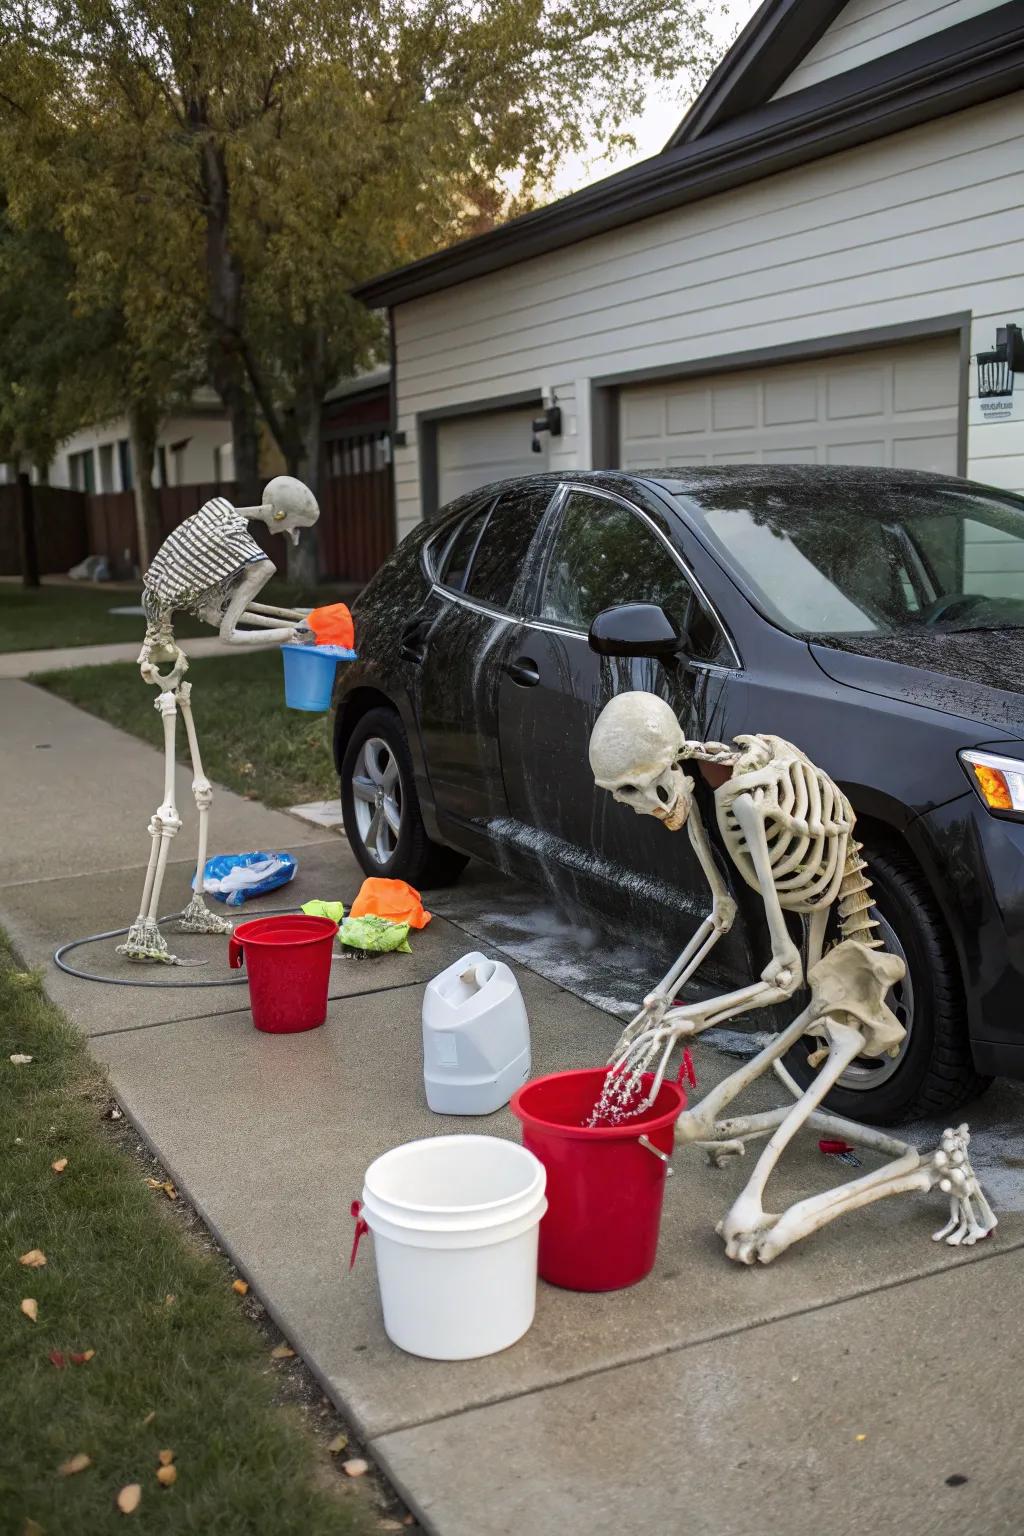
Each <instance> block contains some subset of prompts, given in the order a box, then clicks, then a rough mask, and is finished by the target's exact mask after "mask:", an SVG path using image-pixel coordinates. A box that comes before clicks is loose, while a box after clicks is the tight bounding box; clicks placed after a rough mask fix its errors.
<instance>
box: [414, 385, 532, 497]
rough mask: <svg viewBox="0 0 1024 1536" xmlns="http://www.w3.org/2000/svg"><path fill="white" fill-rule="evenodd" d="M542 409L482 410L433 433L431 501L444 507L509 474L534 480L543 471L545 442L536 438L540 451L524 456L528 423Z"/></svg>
mask: <svg viewBox="0 0 1024 1536" xmlns="http://www.w3.org/2000/svg"><path fill="white" fill-rule="evenodd" d="M541 409H542V407H541V406H540V405H539V404H538V405H534V406H528V407H526V409H524V410H515V411H488V412H486V413H484V414H481V415H479V416H456V417H453V418H452V420H451V421H442V422H440V423H439V424H438V428H437V482H438V484H437V501H438V506H441V507H443V506H444V504H445V502H448V501H451V500H453V498H454V497H456V496H462V495H464V494H465V492H466V491H475V490H476V488H477V486H478V485H487V484H488V483H489V482H490V481H491V480H510V479H511V478H512V477H513V476H515V475H535V474H537V473H538V472H539V471H540V470H543V469H547V467H548V460H547V437H546V435H545V434H542V435H541V439H540V442H541V452H540V453H532V452H531V451H530V439H531V437H532V435H533V434H532V432H531V430H530V423H531V422H532V421H533V419H534V417H535V416H539V415H540V413H541Z"/></svg>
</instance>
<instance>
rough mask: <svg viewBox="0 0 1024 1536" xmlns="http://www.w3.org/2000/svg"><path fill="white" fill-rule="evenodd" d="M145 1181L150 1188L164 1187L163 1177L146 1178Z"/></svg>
mask: <svg viewBox="0 0 1024 1536" xmlns="http://www.w3.org/2000/svg"><path fill="white" fill-rule="evenodd" d="M146 1183H147V1184H148V1185H149V1187H150V1189H163V1187H164V1182H163V1179H147V1180H146Z"/></svg>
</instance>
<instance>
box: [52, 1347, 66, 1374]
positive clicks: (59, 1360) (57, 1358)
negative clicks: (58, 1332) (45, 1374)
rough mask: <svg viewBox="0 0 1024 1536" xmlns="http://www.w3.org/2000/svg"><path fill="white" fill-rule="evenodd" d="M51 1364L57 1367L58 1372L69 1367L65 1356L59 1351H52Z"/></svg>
mask: <svg viewBox="0 0 1024 1536" xmlns="http://www.w3.org/2000/svg"><path fill="white" fill-rule="evenodd" d="M50 1364H51V1365H55V1366H56V1367H57V1369H58V1371H62V1370H63V1369H64V1367H65V1366H66V1365H67V1361H66V1360H65V1359H64V1356H63V1355H62V1354H61V1352H60V1350H59V1349H51V1350H50Z"/></svg>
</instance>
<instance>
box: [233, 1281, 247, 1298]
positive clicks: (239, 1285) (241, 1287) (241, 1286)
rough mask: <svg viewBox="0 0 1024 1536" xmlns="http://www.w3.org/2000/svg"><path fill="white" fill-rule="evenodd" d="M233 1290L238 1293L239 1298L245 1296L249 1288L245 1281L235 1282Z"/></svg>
mask: <svg viewBox="0 0 1024 1536" xmlns="http://www.w3.org/2000/svg"><path fill="white" fill-rule="evenodd" d="M231 1289H232V1290H233V1291H236V1292H237V1293H238V1295H239V1296H244V1295H245V1293H246V1292H247V1291H248V1289H249V1287H248V1285H247V1284H246V1282H245V1281H244V1280H234V1281H232V1284H231Z"/></svg>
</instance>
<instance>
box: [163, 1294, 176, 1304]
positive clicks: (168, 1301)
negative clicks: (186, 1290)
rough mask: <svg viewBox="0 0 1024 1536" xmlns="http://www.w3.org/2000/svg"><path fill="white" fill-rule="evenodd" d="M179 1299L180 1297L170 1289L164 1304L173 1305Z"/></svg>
mask: <svg viewBox="0 0 1024 1536" xmlns="http://www.w3.org/2000/svg"><path fill="white" fill-rule="evenodd" d="M177 1299H178V1298H177V1296H175V1295H174V1293H173V1291H168V1292H167V1295H166V1296H165V1297H164V1306H165V1307H173V1306H174V1303H175V1302H176V1301H177Z"/></svg>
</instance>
